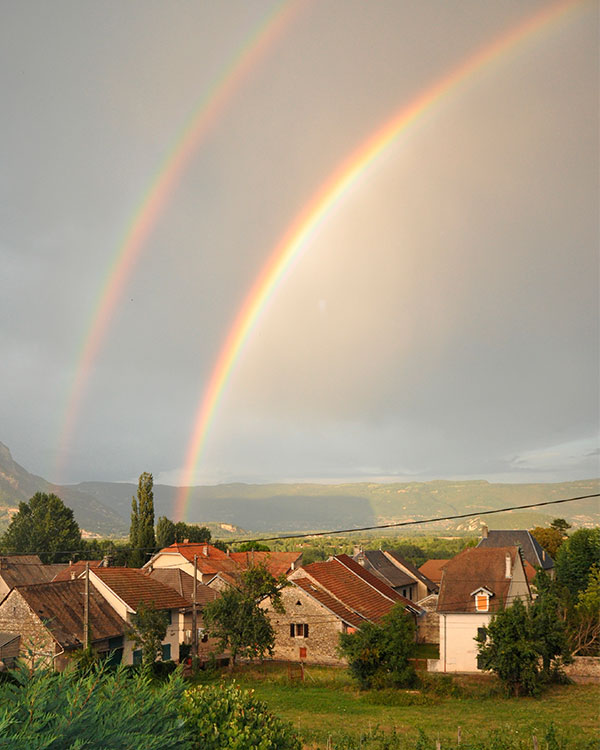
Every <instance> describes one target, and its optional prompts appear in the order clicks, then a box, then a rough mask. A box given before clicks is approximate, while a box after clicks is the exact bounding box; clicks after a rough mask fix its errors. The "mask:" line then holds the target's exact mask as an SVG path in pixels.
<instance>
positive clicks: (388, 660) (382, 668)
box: [339, 604, 417, 689]
mask: <svg viewBox="0 0 600 750" xmlns="http://www.w3.org/2000/svg"><path fill="white" fill-rule="evenodd" d="M414 650H415V625H414V622H413V621H412V619H411V617H410V616H409V615H407V614H406V612H405V611H404V607H403V606H402V605H401V604H396V605H395V606H394V607H393V609H392V610H391V611H390V612H389V614H388V615H386V617H384V618H383V620H382V621H381V624H380V625H376V624H375V623H372V622H365V623H364V624H363V625H362V626H361V628H360V630H358V631H357V632H356V633H341V634H340V647H339V651H340V653H341V654H342V655H343V656H345V657H346V659H347V660H348V667H349V669H350V673H351V675H352V676H353V677H354V678H355V679H356V680H358V683H359V685H360V687H361V688H362V689H368V688H372V687H376V688H382V687H413V686H414V685H415V684H416V682H417V676H416V672H415V670H414V668H413V666H412V665H411V664H410V663H409V659H410V658H411V657H412V656H413V654H414Z"/></svg>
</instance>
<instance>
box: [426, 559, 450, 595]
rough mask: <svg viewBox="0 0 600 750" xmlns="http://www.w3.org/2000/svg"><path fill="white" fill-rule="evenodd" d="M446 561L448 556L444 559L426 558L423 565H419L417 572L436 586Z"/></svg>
mask: <svg viewBox="0 0 600 750" xmlns="http://www.w3.org/2000/svg"><path fill="white" fill-rule="evenodd" d="M447 562H448V558H445V559H444V560H427V562H424V563H423V565H421V566H420V567H419V572H420V573H422V574H423V575H424V576H426V577H427V578H429V580H430V581H433V583H435V584H436V585H437V586H438V588H439V585H440V583H441V580H442V568H443V567H444V565H445V564H446V563H447Z"/></svg>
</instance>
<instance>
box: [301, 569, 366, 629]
mask: <svg viewBox="0 0 600 750" xmlns="http://www.w3.org/2000/svg"><path fill="white" fill-rule="evenodd" d="M293 583H294V584H295V585H296V586H298V587H299V588H301V589H302V590H303V591H306V593H307V594H309V595H310V596H312V597H313V599H316V600H317V601H318V602H319V604H322V605H323V606H324V607H326V608H327V609H328V610H329V611H330V612H333V614H334V615H336V616H337V617H339V618H340V619H341V620H343V621H344V622H345V623H347V624H348V625H352V626H353V627H358V628H359V627H360V626H361V625H362V624H363V622H365V619H364V618H363V617H361V616H360V615H358V614H356V612H352V611H351V610H350V609H348V608H347V607H344V605H343V604H342V603H341V602H339V601H338V600H337V599H334V598H333V596H331V595H330V594H328V593H327V592H326V591H325V589H322V588H321V587H320V586H317V585H315V583H313V581H311V580H310V579H309V578H295V579H294V580H293Z"/></svg>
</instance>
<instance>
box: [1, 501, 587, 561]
mask: <svg viewBox="0 0 600 750" xmlns="http://www.w3.org/2000/svg"><path fill="white" fill-rule="evenodd" d="M592 497H600V492H595V493H593V494H591V495H579V497H566V498H562V499H561V500H544V501H542V502H539V503H529V504H527V505H513V506H511V507H508V508H497V509H495V510H478V511H473V512H471V513H460V514H457V515H454V516H440V517H436V518H424V519H422V520H420V521H396V522H395V523H384V524H379V525H377V526H362V527H355V528H351V529H336V530H334V531H309V532H304V533H301V534H282V535H279V536H268V537H264V536H263V537H256V538H255V539H225V538H223V539H214V540H212V541H218V542H226V543H227V544H252V543H253V542H257V543H258V542H275V541H279V540H283V539H308V538H310V537H315V536H335V535H337V534H353V533H356V532H359V531H377V530H378V529H392V528H400V527H402V526H419V525H421V524H428V523H437V522H438V521H456V520H458V519H460V518H474V517H475V516H489V515H491V514H493V513H507V512H508V511H511V510H527V509H529V508H540V507H542V506H544V505H559V504H560V503H571V502H574V501H575V500H588V499H590V498H592ZM210 543H211V542H194V544H197V546H199V547H200V546H202V545H204V544H210ZM178 544H182V545H183V542H178ZM117 549H118V550H119V551H123V552H125V551H127V550H133V549H140V551H142V552H154V551H155V550H156V548H155V547H142V548H139V547H121V546H119V547H118V548H117ZM81 552H82V550H81V549H68V550H54V549H46V550H37V551H36V552H28V553H22V554H25V555H27V554H29V555H34V554H38V555H42V554H55V555H70V554H77V553H81ZM17 554H19V553H17ZM3 556H5V557H6V556H10V555H2V554H1V553H0V557H3ZM25 564H27V563H25ZM30 564H33V563H30Z"/></svg>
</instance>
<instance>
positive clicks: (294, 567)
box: [291, 560, 296, 570]
mask: <svg viewBox="0 0 600 750" xmlns="http://www.w3.org/2000/svg"><path fill="white" fill-rule="evenodd" d="M291 568H292V570H296V563H295V562H294V561H293V560H292V565H291Z"/></svg>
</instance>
